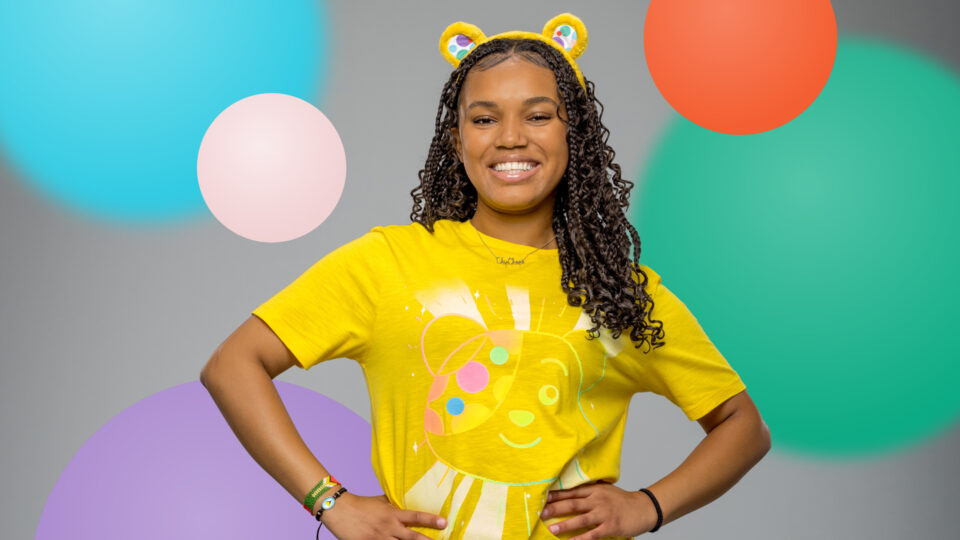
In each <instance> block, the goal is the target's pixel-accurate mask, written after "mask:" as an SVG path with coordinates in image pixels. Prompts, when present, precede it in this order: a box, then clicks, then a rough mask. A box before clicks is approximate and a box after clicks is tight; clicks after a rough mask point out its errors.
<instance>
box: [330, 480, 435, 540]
mask: <svg viewBox="0 0 960 540" xmlns="http://www.w3.org/2000/svg"><path fill="white" fill-rule="evenodd" d="M319 504H320V501H317V505H318V506H317V507H315V509H314V513H316V508H319ZM321 521H322V522H323V525H324V526H325V527H326V528H328V529H330V532H331V533H333V535H334V536H335V537H337V538H338V539H339V540H370V539H374V538H399V539H400V540H423V539H427V538H429V537H427V536H424V535H423V534H420V533H418V532H417V531H414V530H413V529H409V528H407V526H408V525H415V526H422V527H430V528H432V529H443V528H444V527H446V526H447V522H446V520H445V519H443V518H442V517H440V516H437V515H434V514H429V513H427V512H418V511H416V510H401V509H399V508H397V507H396V506H393V505H392V504H390V501H389V500H388V499H387V497H386V495H378V496H376V497H363V496H360V495H353V494H351V493H350V492H349V491H348V492H346V493H344V494H343V495H341V496H340V497H339V498H337V502H336V503H335V504H334V505H333V507H332V508H330V509H329V510H324V512H323V517H322V518H321Z"/></svg>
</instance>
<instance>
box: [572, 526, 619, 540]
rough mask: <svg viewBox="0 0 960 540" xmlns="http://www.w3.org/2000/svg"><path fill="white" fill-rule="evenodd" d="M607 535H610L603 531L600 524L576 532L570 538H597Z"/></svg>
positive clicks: (583, 539)
mask: <svg viewBox="0 0 960 540" xmlns="http://www.w3.org/2000/svg"><path fill="white" fill-rule="evenodd" d="M608 536H610V535H609V534H607V533H606V532H604V531H603V525H602V524H601V525H600V526H599V527H596V528H594V529H590V530H589V531H587V532H585V533H583V534H578V535H577V536H574V537H573V538H571V539H570V540H597V539H598V538H606V537H608Z"/></svg>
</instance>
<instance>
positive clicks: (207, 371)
mask: <svg viewBox="0 0 960 540" xmlns="http://www.w3.org/2000/svg"><path fill="white" fill-rule="evenodd" d="M221 349H223V345H222V344H221V345H220V346H219V347H217V350H216V351H214V352H213V354H212V355H210V359H209V360H207V363H206V364H204V366H203V369H201V370H200V384H202V385H203V386H204V388H206V389H208V390H209V389H210V384H211V378H212V377H213V372H214V370H215V369H216V366H217V364H218V363H219V362H220V350H221Z"/></svg>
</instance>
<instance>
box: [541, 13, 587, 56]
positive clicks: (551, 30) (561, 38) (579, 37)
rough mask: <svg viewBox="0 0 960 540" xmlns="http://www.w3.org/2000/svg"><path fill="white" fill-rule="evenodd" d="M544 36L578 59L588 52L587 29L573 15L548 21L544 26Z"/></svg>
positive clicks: (558, 16)
mask: <svg viewBox="0 0 960 540" xmlns="http://www.w3.org/2000/svg"><path fill="white" fill-rule="evenodd" d="M543 35H544V36H545V37H546V38H547V39H552V40H553V41H555V42H557V43H559V44H560V46H561V47H563V48H564V49H566V50H567V52H569V53H570V56H571V57H572V58H577V57H579V56H580V55H581V54H583V51H585V50H587V27H586V26H584V24H583V21H581V20H580V18H579V17H577V16H576V15H574V14H572V13H561V14H560V15H557V16H556V17H554V18H552V19H550V20H549V21H547V24H545V25H544V26H543Z"/></svg>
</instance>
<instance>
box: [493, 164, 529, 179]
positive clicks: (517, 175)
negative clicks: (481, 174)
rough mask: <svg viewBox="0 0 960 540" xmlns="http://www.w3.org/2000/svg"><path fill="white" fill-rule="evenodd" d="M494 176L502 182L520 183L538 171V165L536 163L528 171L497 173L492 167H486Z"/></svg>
mask: <svg viewBox="0 0 960 540" xmlns="http://www.w3.org/2000/svg"><path fill="white" fill-rule="evenodd" d="M487 168H488V169H489V170H490V172H491V173H493V175H494V176H496V177H497V178H499V179H500V180H503V181H504V182H522V181H524V180H526V179H527V178H530V177H531V176H533V175H534V174H536V173H537V171H539V170H540V164H539V163H537V166H536V167H534V168H532V169H530V170H528V171H498V170H496V169H494V168H493V167H487Z"/></svg>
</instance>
